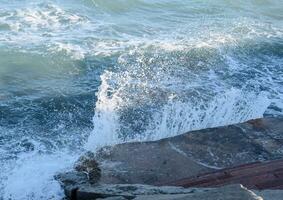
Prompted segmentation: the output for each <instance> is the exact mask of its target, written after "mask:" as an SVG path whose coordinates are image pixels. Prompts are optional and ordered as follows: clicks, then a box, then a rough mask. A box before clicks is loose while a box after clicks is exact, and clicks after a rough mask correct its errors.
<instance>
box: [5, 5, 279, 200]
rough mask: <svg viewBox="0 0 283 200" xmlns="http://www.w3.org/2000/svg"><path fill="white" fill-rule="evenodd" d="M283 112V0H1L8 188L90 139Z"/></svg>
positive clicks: (43, 189)
mask: <svg viewBox="0 0 283 200" xmlns="http://www.w3.org/2000/svg"><path fill="white" fill-rule="evenodd" d="M263 114H265V115H273V116H279V117H282V114H283V4H282V2H281V1H280V0H269V1H267V0H254V1H251V0H246V1H226V0H225V1H224V0H216V1H196V0H195V1H184V0H174V1H172V0H116V1H114V0H113V1H112V0H68V1H67V0H56V1H55V0H50V1H40V0H29V1H27V0H26V1H25V0H0V167H1V172H0V199H1V198H2V199H4V200H6V199H12V200H14V199H15V200H18V199H19V200H25V199H28V200H31V199H35V200H38V199H44V200H46V199H52V200H53V199H55V200H59V199H61V198H62V197H63V192H62V190H61V188H60V186H59V184H58V183H57V182H56V181H55V180H54V178H53V176H54V174H56V173H57V172H59V171H62V170H67V169H69V168H70V167H71V166H72V164H73V162H74V160H76V159H77V157H78V156H79V155H80V154H81V153H82V152H84V151H85V150H95V149H96V148H99V147H101V146H103V145H109V144H110V145H111V144H116V143H121V142H126V141H137V140H140V141H144V140H156V139H160V138H164V137H169V136H174V135H177V134H181V133H183V132H186V131H189V130H195V129H202V128H206V127H214V126H219V125H227V124H231V123H237V122H242V121H245V120H248V119H252V118H257V117H261V116H262V115H263Z"/></svg>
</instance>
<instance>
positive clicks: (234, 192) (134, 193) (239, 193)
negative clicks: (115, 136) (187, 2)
mask: <svg viewBox="0 0 283 200" xmlns="http://www.w3.org/2000/svg"><path fill="white" fill-rule="evenodd" d="M75 199H76V200H92V199H107V200H123V199H128V200H130V199H134V200H151V199H154V200H170V199H176V200H177V199H178V200H185V199H187V200H211V199H215V200H216V199H217V200H262V198H261V197H260V196H257V195H256V194H254V193H253V192H251V191H249V190H247V189H246V188H244V187H242V186H241V185H230V186H225V187H221V188H207V189H196V188H191V189H184V188H181V187H168V186H163V187H156V186H149V185H140V184H132V185H123V184H122V185H119V184H117V185H112V184H103V185H97V186H95V187H93V186H92V187H91V186H85V187H81V188H79V189H78V190H77V191H76V197H75Z"/></svg>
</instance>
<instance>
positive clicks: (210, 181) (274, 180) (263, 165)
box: [165, 159, 283, 190]
mask: <svg viewBox="0 0 283 200" xmlns="http://www.w3.org/2000/svg"><path fill="white" fill-rule="evenodd" d="M165 184H166V185H174V186H182V187H219V186H223V185H228V184H242V185H244V186H245V187H247V188H249V189H257V190H262V189H283V159H280V160H273V161H266V162H255V163H250V164H244V165H240V166H235V167H232V168H225V169H223V170H217V171H215V172H211V173H206V174H199V175H197V176H194V177H188V178H184V179H181V180H178V181H173V182H170V183H165Z"/></svg>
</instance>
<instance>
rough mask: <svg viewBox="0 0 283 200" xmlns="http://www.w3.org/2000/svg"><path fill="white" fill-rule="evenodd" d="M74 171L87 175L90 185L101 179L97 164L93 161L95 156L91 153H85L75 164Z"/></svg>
mask: <svg viewBox="0 0 283 200" xmlns="http://www.w3.org/2000/svg"><path fill="white" fill-rule="evenodd" d="M74 168H75V170H76V171H78V172H83V173H85V174H86V175H87V179H88V180H89V182H90V183H91V184H94V183H96V182H98V181H99V179H100V177H101V170H100V168H99V164H98V163H97V162H96V160H95V155H94V153H92V152H87V153H86V154H85V155H83V156H81V157H80V158H79V159H78V161H77V162H76V163H75V167H74Z"/></svg>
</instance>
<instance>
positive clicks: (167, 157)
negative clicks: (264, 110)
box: [57, 118, 283, 199]
mask: <svg viewBox="0 0 283 200" xmlns="http://www.w3.org/2000/svg"><path fill="white" fill-rule="evenodd" d="M282 155H283V119H282V118H264V119H258V120H252V121H249V122H246V123H241V124H236V125H230V126H224V127H218V128H210V129H204V130H199V131H192V132H188V133H185V134H182V135H179V136H176V137H172V138H166V139H163V140H159V141H153V142H135V143H125V144H120V145H116V146H113V147H105V148H102V149H100V150H99V151H98V152H97V153H96V155H94V156H92V157H88V158H87V157H85V158H87V159H85V160H84V161H83V162H80V161H79V162H78V165H80V163H81V169H82V168H84V167H85V165H86V164H85V163H92V162H91V161H92V160H94V161H97V162H98V163H99V166H100V169H101V178H100V181H99V183H98V184H99V185H101V184H137V183H139V184H150V185H160V184H164V183H168V182H171V181H176V180H179V179H182V178H187V177H193V176H196V175H198V174H203V173H210V172H214V171H216V170H219V169H223V168H227V167H232V166H235V165H240V164H245V163H250V162H255V161H264V160H274V159H279V158H282V157H283V156H282ZM88 159H89V161H88ZM96 167H97V166H96ZM77 170H78V169H77ZM83 171H84V170H78V171H73V172H68V173H63V174H60V175H58V176H57V179H58V180H59V181H60V182H61V185H62V186H63V188H64V189H65V191H66V194H67V195H69V196H70V195H71V194H72V192H74V188H79V190H81V189H83V188H97V186H98V185H91V184H92V183H93V182H91V181H89V178H88V176H87V174H85V173H84V172H83ZM127 198H128V197H127ZM160 198H161V199H162V198H163V197H161V196H160ZM174 198H175V197H174ZM174 198H173V199H174ZM176 198H177V197H176ZM178 198H179V197H178ZM178 198H177V199H178Z"/></svg>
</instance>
